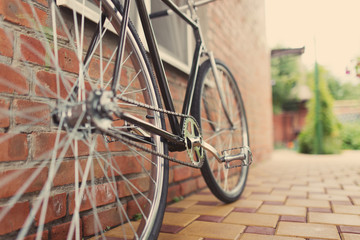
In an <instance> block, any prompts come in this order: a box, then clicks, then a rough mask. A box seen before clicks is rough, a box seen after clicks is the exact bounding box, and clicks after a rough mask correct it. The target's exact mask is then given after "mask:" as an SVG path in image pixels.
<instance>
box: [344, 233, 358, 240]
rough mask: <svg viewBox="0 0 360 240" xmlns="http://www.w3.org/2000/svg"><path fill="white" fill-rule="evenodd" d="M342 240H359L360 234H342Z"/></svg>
mask: <svg viewBox="0 0 360 240" xmlns="http://www.w3.org/2000/svg"><path fill="white" fill-rule="evenodd" d="M341 236H342V239H343V240H360V234H353V233H342V234H341Z"/></svg>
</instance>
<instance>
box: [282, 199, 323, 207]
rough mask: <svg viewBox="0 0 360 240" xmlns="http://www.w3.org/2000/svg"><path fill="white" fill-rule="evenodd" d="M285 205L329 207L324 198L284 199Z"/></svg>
mask: <svg viewBox="0 0 360 240" xmlns="http://www.w3.org/2000/svg"><path fill="white" fill-rule="evenodd" d="M285 205H289V206H297V207H317V208H330V203H329V201H326V200H311V199H288V200H286V202H285Z"/></svg>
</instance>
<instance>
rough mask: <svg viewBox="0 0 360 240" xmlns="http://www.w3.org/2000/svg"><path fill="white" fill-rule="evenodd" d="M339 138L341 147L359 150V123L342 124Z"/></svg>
mask: <svg viewBox="0 0 360 240" xmlns="http://www.w3.org/2000/svg"><path fill="white" fill-rule="evenodd" d="M341 138H342V148H343V149H353V150H360V123H359V122H357V123H347V124H343V127H342V129H341Z"/></svg>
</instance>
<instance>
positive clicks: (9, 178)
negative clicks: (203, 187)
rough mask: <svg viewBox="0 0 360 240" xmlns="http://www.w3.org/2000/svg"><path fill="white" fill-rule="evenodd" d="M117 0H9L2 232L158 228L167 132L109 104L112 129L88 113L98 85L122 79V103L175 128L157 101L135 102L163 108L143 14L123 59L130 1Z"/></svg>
mask: <svg viewBox="0 0 360 240" xmlns="http://www.w3.org/2000/svg"><path fill="white" fill-rule="evenodd" d="M58 4H65V5H61V6H58ZM115 4H118V1H112V0H102V1H100V0H99V1H93V0H84V1H72V0H71V1H59V0H58V1H47V0H46V1H43V0H42V1H39V0H37V1H35V0H10V1H1V10H0V15H2V16H1V18H0V239H77V240H79V239H90V238H91V239H96V240H97V239H106V237H108V238H110V237H117V238H120V239H156V238H157V235H158V232H159V229H160V227H161V223H162V218H163V214H164V209H165V205H166V193H167V181H168V163H167V161H164V159H163V158H162V157H160V156H159V155H162V154H167V146H166V143H164V141H162V140H161V139H160V137H159V136H156V135H153V134H151V133H146V132H145V133H144V131H141V129H139V128H137V127H136V126H134V125H131V124H129V123H127V122H125V121H123V120H121V119H119V118H116V116H114V115H112V116H110V117H109V116H108V117H103V116H100V115H98V120H100V121H103V120H104V121H103V124H107V129H108V132H105V131H100V130H99V129H98V128H97V126H98V125H95V124H94V121H93V119H91V117H92V115H89V114H85V113H84V112H83V109H84V108H87V106H88V105H89V103H90V102H89V101H90V100H89V99H90V98H89V95H91V94H94V93H103V92H106V91H109V90H110V86H112V83H113V82H114V81H119V84H118V88H117V89H115V92H116V99H117V100H114V101H117V102H116V104H117V106H118V108H119V109H121V111H123V112H128V113H131V114H133V115H136V116H137V117H138V118H141V119H142V120H143V121H146V122H148V123H151V124H154V125H155V126H157V127H159V128H163V129H164V128H165V122H164V119H163V117H162V116H161V115H160V114H159V113H158V112H155V111H153V110H151V109H149V108H140V107H138V105H136V104H133V103H134V102H135V103H142V104H143V105H145V104H146V105H151V106H153V107H154V108H161V100H160V97H159V93H158V90H157V88H156V84H155V80H154V77H153V74H152V70H151V67H150V63H149V62H148V60H147V57H146V53H145V51H144V48H143V46H142V45H141V42H140V40H139V37H138V35H137V33H136V31H135V29H134V27H133V26H132V24H129V26H128V27H127V30H126V31H127V38H126V44H125V51H124V57H123V59H121V60H120V59H118V54H117V48H118V47H117V46H118V42H119V32H120V25H121V22H122V14H121V11H122V10H121V6H119V5H117V6H115ZM117 60H119V61H120V66H116V65H115V62H116V61H117ZM119 67H120V68H119ZM117 69H120V70H121V71H120V74H119V77H118V79H113V77H114V76H115V75H114V74H113V73H114V71H115V70H117ZM121 97H126V98H127V99H130V100H131V101H132V102H133V103H132V104H130V103H128V102H125V101H121V100H120V99H124V98H121ZM93 103H96V102H93ZM154 108H153V109H154ZM73 109H78V110H79V114H78V117H76V118H72V114H73V113H75V111H73ZM95 111H96V110H95ZM99 112H100V111H99ZM83 113H84V114H83ZM110 119H111V122H110V123H109V120H110ZM110 132H111V133H113V134H109V133H110ZM115 135H117V136H122V138H120V137H118V138H116V137H114V136H115ZM135 144H136V145H135ZM139 146H141V147H139Z"/></svg>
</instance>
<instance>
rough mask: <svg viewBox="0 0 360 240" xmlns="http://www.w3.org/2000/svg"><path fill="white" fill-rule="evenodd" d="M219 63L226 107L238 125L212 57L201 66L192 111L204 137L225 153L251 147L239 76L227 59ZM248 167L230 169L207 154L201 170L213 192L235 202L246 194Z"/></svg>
mask: <svg viewBox="0 0 360 240" xmlns="http://www.w3.org/2000/svg"><path fill="white" fill-rule="evenodd" d="M215 63H216V67H217V69H218V73H219V76H220V80H221V83H220V85H221V86H220V87H222V88H223V91H224V93H225V106H224V107H228V109H227V110H228V112H229V115H230V119H231V120H232V122H233V123H234V128H231V127H230V125H229V122H228V121H227V118H226V117H225V113H224V110H223V106H222V104H221V101H220V95H219V93H218V90H217V87H216V84H215V80H214V79H215V78H214V74H213V71H212V67H211V62H210V60H206V61H205V62H204V63H202V65H201V66H200V68H199V72H198V76H197V78H198V79H197V84H196V86H195V93H194V100H193V105H192V109H191V113H192V115H193V116H194V117H195V119H196V120H197V121H198V123H199V125H200V128H201V131H202V135H203V139H204V140H205V141H206V142H208V143H210V144H211V145H212V146H213V147H215V149H216V150H217V151H218V152H219V153H221V152H222V151H223V150H229V149H232V148H238V147H243V146H249V137H248V136H249V134H248V128H247V120H246V115H245V109H244V104H243V100H242V98H241V94H240V90H239V87H238V85H237V83H236V81H235V78H234V76H233V75H232V73H231V72H230V70H229V68H228V67H227V66H226V65H225V64H224V63H223V62H221V61H220V60H215ZM229 151H230V150H229ZM232 151H240V150H239V149H234V150H232ZM248 170H249V167H248V166H243V167H237V168H232V169H226V168H225V165H224V164H223V163H219V162H218V161H217V160H216V159H215V157H213V156H211V155H209V154H206V153H205V161H204V165H203V166H202V168H201V173H202V176H203V178H204V180H205V182H206V184H207V186H208V187H209V189H210V190H211V192H212V193H213V194H214V195H215V196H216V197H217V198H218V199H219V200H221V201H223V202H225V203H231V202H234V201H236V200H237V199H238V198H239V197H240V195H241V194H242V192H243V190H244V188H245V185H246V179H247V175H248Z"/></svg>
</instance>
